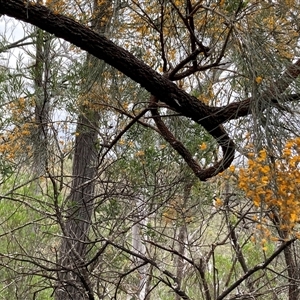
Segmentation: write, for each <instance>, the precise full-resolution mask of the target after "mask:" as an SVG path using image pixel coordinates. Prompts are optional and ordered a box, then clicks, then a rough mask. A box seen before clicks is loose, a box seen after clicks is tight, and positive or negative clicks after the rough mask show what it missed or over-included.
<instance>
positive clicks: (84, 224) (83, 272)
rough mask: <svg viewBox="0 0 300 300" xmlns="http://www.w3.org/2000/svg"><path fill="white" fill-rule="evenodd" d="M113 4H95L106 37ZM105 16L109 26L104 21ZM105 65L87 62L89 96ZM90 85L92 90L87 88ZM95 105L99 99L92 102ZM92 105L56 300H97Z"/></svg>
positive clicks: (80, 129)
mask: <svg viewBox="0 0 300 300" xmlns="http://www.w3.org/2000/svg"><path fill="white" fill-rule="evenodd" d="M111 5H112V3H111V1H103V2H101V5H99V1H97V0H95V1H94V12H93V13H92V15H93V16H95V18H94V20H93V21H92V27H93V29H94V30H95V31H98V32H99V33H104V32H105V31H106V28H107V26H108V24H109V21H110V17H109V15H110V11H111ZM103 16H105V20H106V21H105V22H104V21H103ZM103 67H104V63H103V62H99V61H96V59H95V58H94V57H93V56H91V55H88V56H87V60H86V68H87V71H86V75H87V77H86V78H85V82H86V83H85V86H84V87H83V90H84V91H85V92H87V93H88V92H89V90H90V89H92V88H93V85H94V84H98V85H100V84H101V82H102V80H101V75H102V74H101V73H102V72H103ZM87 85H88V87H87ZM88 100H89V102H90V103H91V104H93V102H94V101H95V100H96V101H97V99H93V98H90V99H88ZM91 106H92V105H82V106H81V111H80V114H79V116H78V121H77V122H78V123H77V129H76V133H77V135H76V138H75V153H74V160H73V170H72V176H73V181H72V184H71V191H70V194H69V196H68V198H67V199H66V201H67V207H68V208H67V213H66V221H65V222H64V223H61V227H62V231H63V235H64V238H63V239H62V242H61V246H60V250H59V267H60V268H61V270H60V271H59V272H58V281H59V284H58V286H57V288H56V290H55V299H57V300H61V299H64V300H65V299H72V300H76V299H78V300H79V299H94V293H93V283H92V282H91V280H90V274H89V272H88V269H87V267H86V266H85V263H86V259H87V257H86V255H87V252H88V250H89V248H88V247H89V246H88V241H89V237H88V235H89V228H90V225H91V218H92V213H93V210H94V190H95V177H96V174H97V168H98V161H97V157H98V156H97V142H98V130H97V129H98V127H99V126H98V123H99V112H98V111H97V110H95V109H93V108H91Z"/></svg>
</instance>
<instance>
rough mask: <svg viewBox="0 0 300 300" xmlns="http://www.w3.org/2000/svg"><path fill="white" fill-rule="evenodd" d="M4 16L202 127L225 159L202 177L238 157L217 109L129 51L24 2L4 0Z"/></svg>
mask: <svg viewBox="0 0 300 300" xmlns="http://www.w3.org/2000/svg"><path fill="white" fill-rule="evenodd" d="M0 13H2V14H6V15H8V16H11V17H14V18H17V19H19V20H22V21H25V22H27V23H31V24H33V25H35V26H38V27H40V28H41V29H43V30H46V31H48V32H50V33H53V34H54V35H56V36H57V37H60V38H63V39H65V40H66V41H69V42H70V43H72V44H74V45H76V46H78V47H80V48H82V49H83V50H85V51H87V52H89V53H90V54H92V55H94V56H95V57H97V58H99V59H102V60H104V61H105V62H106V63H108V64H110V65H111V66H113V67H115V68H116V69H117V70H119V71H120V72H122V73H124V74H125V75H127V76H128V77H130V78H131V79H133V80H134V81H136V82H137V83H140V84H141V86H142V87H145V89H146V90H147V91H149V92H150V93H151V94H152V95H154V96H155V97H156V98H158V99H160V100H161V101H163V102H165V103H166V104H168V105H169V106H170V107H171V108H172V109H174V110H175V111H178V112H180V113H181V114H182V115H184V116H186V117H189V118H191V119H192V120H193V121H195V122H196V123H198V124H200V125H202V126H203V127H204V128H205V129H206V130H207V131H208V132H209V133H210V134H211V135H212V136H213V137H214V138H215V139H216V140H217V141H218V143H219V145H221V147H222V148H223V152H224V153H225V158H226V159H223V160H222V161H221V165H218V166H214V167H213V168H212V170H210V169H211V168H210V169H209V170H208V171H207V172H206V173H203V176H201V177H202V178H203V179H202V180H205V179H207V178H209V177H211V176H214V175H216V174H217V173H218V172H221V171H223V170H224V169H226V168H227V167H228V166H229V165H230V163H231V161H232V160H233V157H234V143H233V142H232V141H231V140H230V138H229V137H228V135H227V134H226V132H225V131H224V130H223V129H222V127H221V126H219V124H217V122H216V119H215V118H214V116H213V112H214V110H213V109H212V108H210V107H209V106H207V105H205V104H204V103H202V102H200V101H199V100H198V99H197V98H196V97H193V96H191V95H189V94H187V93H186V92H184V91H183V90H181V89H179V88H178V87H177V86H176V85H175V84H174V83H172V82H171V81H170V80H169V79H167V78H166V77H164V76H162V75H160V74H159V73H157V72H155V71H154V70H153V69H151V68H150V67H149V66H148V65H146V64H145V63H143V62H142V61H141V60H138V59H137V58H136V57H135V56H134V55H132V54H131V53H129V52H128V51H126V50H125V49H123V48H121V47H119V46H117V45H115V44H114V43H113V42H111V41H110V40H108V39H107V38H105V37H104V36H102V35H100V34H98V33H96V32H94V31H92V30H90V29H89V28H87V27H85V26H83V25H81V24H79V23H77V22H76V21H75V20H73V19H71V18H68V17H65V16H63V15H59V14H55V13H53V12H51V11H50V10H49V9H48V8H46V7H45V6H42V5H38V4H33V3H31V2H24V1H23V0H0Z"/></svg>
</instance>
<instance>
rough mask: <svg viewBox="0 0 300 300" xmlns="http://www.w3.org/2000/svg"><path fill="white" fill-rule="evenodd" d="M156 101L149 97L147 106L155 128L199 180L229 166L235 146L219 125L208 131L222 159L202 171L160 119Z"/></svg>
mask: <svg viewBox="0 0 300 300" xmlns="http://www.w3.org/2000/svg"><path fill="white" fill-rule="evenodd" d="M157 101H158V100H157V99H156V98H155V97H154V96H151V99H150V105H149V109H150V111H151V114H152V117H153V119H154V121H155V124H156V126H157V128H158V129H159V131H160V133H161V135H162V137H163V138H164V139H165V140H166V141H167V142H168V143H169V144H170V145H171V146H172V147H173V149H174V150H176V151H177V153H179V154H180V155H181V157H182V158H183V159H184V160H185V162H186V163H187V165H188V166H189V167H190V168H191V169H192V171H193V172H194V174H195V175H196V176H197V177H198V178H199V179H200V180H202V181H205V180H206V179H208V178H211V177H213V176H215V175H217V174H218V173H220V172H222V171H224V170H225V169H227V168H228V167H229V166H230V164H231V162H232V161H233V159H234V152H235V146H234V143H233V141H232V140H231V139H230V138H229V136H228V135H227V133H226V131H225V130H224V128H223V127H222V126H221V125H219V126H217V127H216V128H215V129H214V130H213V131H210V134H211V135H212V136H213V137H214V138H215V139H216V141H217V143H218V144H219V146H221V148H222V151H223V158H222V159H221V160H220V161H218V162H217V163H215V164H214V165H213V166H212V167H209V168H207V169H202V168H201V166H200V165H199V164H198V162H197V161H196V160H195V159H194V158H193V155H192V154H191V153H190V152H189V151H188V149H186V148H185V146H184V145H183V144H182V143H181V142H180V141H178V140H177V139H176V138H175V137H174V135H173V134H172V133H171V132H170V130H169V129H168V128H167V126H166V125H165V123H164V122H163V120H162V119H161V117H160V115H159V112H158V109H157V104H156V103H157Z"/></svg>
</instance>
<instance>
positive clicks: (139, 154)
mask: <svg viewBox="0 0 300 300" xmlns="http://www.w3.org/2000/svg"><path fill="white" fill-rule="evenodd" d="M144 155H145V152H144V151H138V152H136V153H135V156H138V157H140V156H144Z"/></svg>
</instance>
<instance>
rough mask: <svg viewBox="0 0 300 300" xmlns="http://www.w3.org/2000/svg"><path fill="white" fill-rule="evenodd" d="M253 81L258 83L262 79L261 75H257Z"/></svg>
mask: <svg viewBox="0 0 300 300" xmlns="http://www.w3.org/2000/svg"><path fill="white" fill-rule="evenodd" d="M255 81H256V83H257V84H260V83H261V82H262V81H263V79H262V77H260V76H257V77H256V78H255Z"/></svg>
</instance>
